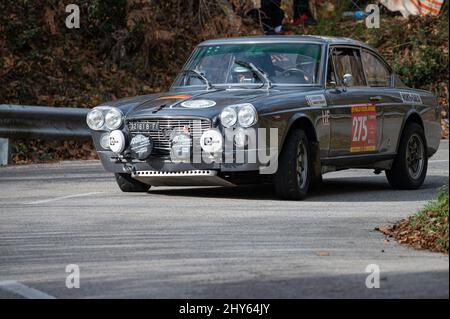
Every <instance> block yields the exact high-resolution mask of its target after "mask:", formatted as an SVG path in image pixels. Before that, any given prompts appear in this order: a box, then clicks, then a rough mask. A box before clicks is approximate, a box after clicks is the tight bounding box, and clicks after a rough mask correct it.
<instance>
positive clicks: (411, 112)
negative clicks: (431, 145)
mask: <svg viewBox="0 0 450 319" xmlns="http://www.w3.org/2000/svg"><path fill="white" fill-rule="evenodd" d="M416 115H417V116H418V117H419V119H420V123H419V124H420V126H422V128H423V129H424V130H425V126H424V124H423V120H422V117H421V116H420V114H419V112H417V111H416V110H415V109H410V110H409V111H408V112H407V113H406V114H405V116H404V117H403V122H402V126H401V129H400V136H399V138H398V140H397V146H396V148H395V152H396V153H398V148H399V146H400V142H401V139H402V136H403V130H404V129H405V125H406V123H407V122H408V120H409V119H410V118H411V116H416ZM426 144H427V140H426V138H425V147H427V145H426Z"/></svg>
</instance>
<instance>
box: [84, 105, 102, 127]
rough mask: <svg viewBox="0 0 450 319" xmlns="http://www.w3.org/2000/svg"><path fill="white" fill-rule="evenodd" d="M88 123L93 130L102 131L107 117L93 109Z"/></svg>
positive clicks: (88, 117)
mask: <svg viewBox="0 0 450 319" xmlns="http://www.w3.org/2000/svg"><path fill="white" fill-rule="evenodd" d="M86 123H87V125H88V126H89V127H90V128H91V129H92V130H95V131H98V130H101V129H102V128H103V126H104V124H105V116H104V115H103V112H102V111H100V110H99V109H93V110H91V111H90V112H89V113H88V114H87V116H86Z"/></svg>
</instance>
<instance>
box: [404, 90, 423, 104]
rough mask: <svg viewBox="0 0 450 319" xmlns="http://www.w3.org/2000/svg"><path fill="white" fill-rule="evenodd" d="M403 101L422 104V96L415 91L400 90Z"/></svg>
mask: <svg viewBox="0 0 450 319" xmlns="http://www.w3.org/2000/svg"><path fill="white" fill-rule="evenodd" d="M400 96H401V97H402V100H403V103H407V104H422V98H421V97H420V95H419V94H417V93H411V92H400Z"/></svg>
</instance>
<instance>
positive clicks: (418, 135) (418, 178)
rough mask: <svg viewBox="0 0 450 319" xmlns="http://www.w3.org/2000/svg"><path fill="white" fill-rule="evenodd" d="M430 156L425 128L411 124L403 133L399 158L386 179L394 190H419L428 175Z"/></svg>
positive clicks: (395, 160) (387, 173)
mask: <svg viewBox="0 0 450 319" xmlns="http://www.w3.org/2000/svg"><path fill="white" fill-rule="evenodd" d="M427 168H428V155H427V145H426V140H425V134H424V132H423V128H422V127H421V126H420V125H418V124H416V123H410V124H408V125H407V126H406V128H405V130H404V131H403V134H402V137H401V140H400V145H399V148H398V153H397V156H396V157H395V159H394V162H393V164H392V167H391V169H390V170H386V177H387V180H388V181H389V184H390V185H391V186H392V188H394V189H417V188H419V187H420V186H422V184H423V182H424V180H425V177H426V175H427Z"/></svg>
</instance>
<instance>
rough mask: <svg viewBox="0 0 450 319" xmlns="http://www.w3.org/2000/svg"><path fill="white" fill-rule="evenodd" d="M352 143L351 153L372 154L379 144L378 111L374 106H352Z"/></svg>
mask: <svg viewBox="0 0 450 319" xmlns="http://www.w3.org/2000/svg"><path fill="white" fill-rule="evenodd" d="M351 108H352V136H351V139H352V143H351V147H350V152H352V153H354V152H371V151H375V150H376V145H377V144H376V143H377V110H376V106H375V105H373V104H358V105H351Z"/></svg>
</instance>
